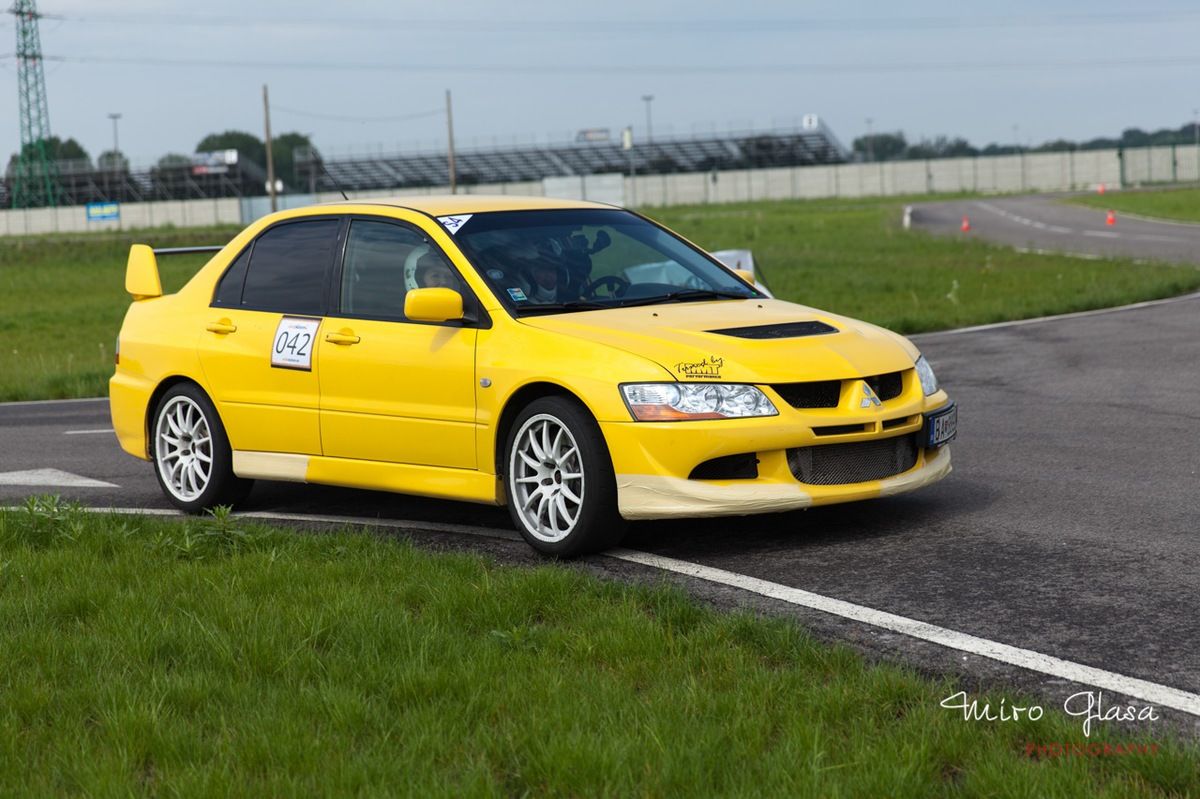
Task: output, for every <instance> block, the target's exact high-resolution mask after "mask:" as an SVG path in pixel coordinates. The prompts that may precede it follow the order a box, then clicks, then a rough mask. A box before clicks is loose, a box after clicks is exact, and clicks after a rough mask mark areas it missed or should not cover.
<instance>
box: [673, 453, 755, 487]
mask: <svg viewBox="0 0 1200 799" xmlns="http://www.w3.org/2000/svg"><path fill="white" fill-rule="evenodd" d="M757 477H758V456H757V455H755V453H753V452H747V453H745V454H744V455H725V456H724V457H721V458H713V459H712V460H708V461H705V462H704V463H702V464H700V465H699V466H697V467H696V468H695V469H692V473H691V474H689V475H688V479H689V480H754V479H756V478H757Z"/></svg>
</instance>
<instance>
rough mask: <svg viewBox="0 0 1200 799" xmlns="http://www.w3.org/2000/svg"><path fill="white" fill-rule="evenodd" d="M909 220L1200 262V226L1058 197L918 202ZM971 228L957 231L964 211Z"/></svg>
mask: <svg viewBox="0 0 1200 799" xmlns="http://www.w3.org/2000/svg"><path fill="white" fill-rule="evenodd" d="M912 208H913V212H912V225H913V227H914V228H917V229H919V230H928V231H930V232H931V233H936V234H939V235H948V236H964V235H965V236H972V237H976V238H982V239H987V240H989V241H994V242H996V243H998V244H1008V245H1011V246H1014V247H1023V248H1027V249H1031V250H1051V251H1055V252H1071V253H1078V254H1081V255H1093V256H1099V257H1118V256H1119V257H1127V258H1140V259H1147V260H1161V261H1171V262H1175V263H1200V225H1194V224H1187V223H1182V222H1165V221H1151V220H1147V219H1135V218H1133V217H1129V216H1125V215H1123V214H1121V213H1118V214H1117V215H1116V224H1115V225H1108V224H1106V223H1105V218H1106V212H1105V211H1103V210H1101V209H1098V208H1088V207H1085V206H1079V205H1068V204H1066V203H1064V202H1061V197H1056V196H1047V195H1038V196H1033V197H996V198H990V199H986V200H953V201H950V202H937V203H918V204H916V205H914V206H913V207H912ZM964 215H965V216H967V217H968V219H969V220H970V222H971V232H970V233H965V234H964V233H962V232H961V231H960V229H959V228H960V226H961V224H962V218H963V216H964Z"/></svg>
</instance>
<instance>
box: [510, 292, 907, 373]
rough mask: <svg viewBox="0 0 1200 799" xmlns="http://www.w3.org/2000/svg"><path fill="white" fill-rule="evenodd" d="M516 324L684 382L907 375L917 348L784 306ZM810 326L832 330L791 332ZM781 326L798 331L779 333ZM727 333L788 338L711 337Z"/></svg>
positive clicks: (875, 330)
mask: <svg viewBox="0 0 1200 799" xmlns="http://www.w3.org/2000/svg"><path fill="white" fill-rule="evenodd" d="M521 322H522V323H523V324H526V325H529V326H531V327H536V328H538V329H541V330H547V331H553V332H556V333H560V334H563V335H567V336H574V337H577V338H581V339H585V340H587V341H594V342H599V343H602V344H607V345H608V346H611V347H616V348H619V349H621V350H625V351H627V352H631V353H634V354H636V355H641V356H642V357H645V358H649V359H650V360H652V361H655V362H656V363H658V364H659V365H661V366H662V367H663V368H664V369H666V370H667V371H668V372H670V373H671V374H672V375H674V376H675V377H676V378H677V379H679V380H684V381H720V382H743V383H792V382H803V381H809V380H834V379H844V378H848V377H860V376H865V375H875V374H883V373H885V372H896V371H900V370H902V369H910V368H912V365H913V361H914V359H915V358H916V357H917V349H916V347H914V346H913V345H912V344H911V343H910V342H908V341H907V340H906V339H904V338H903V337H902V336H899V335H896V334H895V333H892V332H890V331H888V330H884V329H883V328H881V327H876V326H875V325H872V324H868V323H866V322H860V321H858V320H856V319H850V318H849V317H845V316H838V315H836V314H831V313H826V312H824V311H819V310H817V309H815V308H808V307H805V306H803V305H795V304H793V303H790V302H783V301H781V300H724V301H715V302H688V303H668V304H664V305H647V306H640V307H634V308H608V309H604V310H598V311H580V312H576V313H570V314H554V315H552V316H527V317H523V318H522V319H521ZM813 322H816V323H824V325H828V326H829V327H831V328H833V331H832V332H820V331H821V330H822V328H821V327H820V326H819V325H803V324H801V325H796V323H813ZM781 325H789V326H792V325H796V326H795V327H789V328H786V329H784V330H779V329H778V326H781ZM729 328H750V329H751V335H762V334H764V333H777V334H780V335H784V336H786V337H780V338H747V337H744V335H731V334H729V333H722V332H714V331H721V330H727V329H729ZM756 328H766V330H763V331H758V330H754V329H756ZM806 328H808V329H806ZM618 377H619V376H618Z"/></svg>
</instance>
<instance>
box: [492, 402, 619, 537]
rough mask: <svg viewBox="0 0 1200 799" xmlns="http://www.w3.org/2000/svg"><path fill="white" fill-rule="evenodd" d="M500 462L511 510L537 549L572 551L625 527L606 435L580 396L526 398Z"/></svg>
mask: <svg viewBox="0 0 1200 799" xmlns="http://www.w3.org/2000/svg"><path fill="white" fill-rule="evenodd" d="M504 464H505V470H504V488H505V495H506V498H507V500H508V511H509V514H510V515H511V516H512V520H513V524H514V525H515V526H516V528H517V530H518V531H520V533H521V535H522V536H523V537H524V538H525V540H526V541H527V542H528V543H529V545H530V546H532V547H533V548H534V549H536V550H537V551H538V552H541V553H542V554H544V555H550V556H552V557H557V558H573V557H577V556H579V555H586V554H588V553H590V552H599V551H601V550H604V549H608V548H609V547H613V546H616V545H617V543H619V542H620V540H621V537H622V536H623V535H624V534H625V522H624V520H623V519H621V516H620V514H619V513H618V512H617V481H616V478H615V477H614V475H613V466H612V460H611V458H610V457H609V454H608V447H607V445H606V444H605V442H604V435H603V434H602V433H601V432H600V426H599V425H597V424H596V420H595V419H593V418H592V416H591V414H589V413H588V412H587V410H586V409H584V408H583V407H582V406H580V405H579V403H577V402H574V401H572V400H569V399H567V398H565V397H543V398H541V399H538V400H534V401H533V402H531V403H530V404H529V405H527V406H526V407H525V408H524V409H523V410H522V411H521V412H520V413H519V414H518V415H517V418H516V420H514V422H513V425H512V428H511V429H510V431H509V434H508V441H507V442H506V443H505V448H504Z"/></svg>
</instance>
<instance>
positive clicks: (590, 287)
mask: <svg viewBox="0 0 1200 799" xmlns="http://www.w3.org/2000/svg"><path fill="white" fill-rule="evenodd" d="M629 286H630V283H629V281H628V280H626V279H625V278H623V277H618V276H617V275H604V276H603V277H598V278H596V279H595V280H593V281H592V282H590V283H588V284H587V285H586V286H584V287H583V291H581V292H580V294H582V295H583V297H584V299H588V300H594V299H596V292H597V291H598V290H599V289H602V288H605V287H607V288H608V296H609V297H624V296H625V292H627V291H629Z"/></svg>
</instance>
